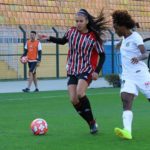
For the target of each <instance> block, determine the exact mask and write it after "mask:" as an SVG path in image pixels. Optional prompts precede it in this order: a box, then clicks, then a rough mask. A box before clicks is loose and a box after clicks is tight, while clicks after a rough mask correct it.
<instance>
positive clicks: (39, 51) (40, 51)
mask: <svg viewBox="0 0 150 150" xmlns="http://www.w3.org/2000/svg"><path fill="white" fill-rule="evenodd" d="M41 58H42V45H41V43H40V42H39V44H38V58H37V66H39V64H40V62H41Z"/></svg>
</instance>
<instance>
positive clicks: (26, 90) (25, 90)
mask: <svg viewBox="0 0 150 150" xmlns="http://www.w3.org/2000/svg"><path fill="white" fill-rule="evenodd" d="M22 91H23V92H26V93H28V92H30V89H28V88H25V89H22Z"/></svg>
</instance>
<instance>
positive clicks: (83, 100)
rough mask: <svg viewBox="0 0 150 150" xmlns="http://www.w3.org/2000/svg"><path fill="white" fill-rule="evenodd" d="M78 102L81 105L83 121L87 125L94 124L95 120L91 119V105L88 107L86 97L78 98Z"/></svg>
mask: <svg viewBox="0 0 150 150" xmlns="http://www.w3.org/2000/svg"><path fill="white" fill-rule="evenodd" d="M79 101H80V103H81V107H82V114H83V115H84V118H85V120H86V121H87V122H88V124H89V125H91V124H93V123H95V120H94V118H93V113H92V109H91V105H90V102H89V100H88V98H87V96H84V97H82V98H79Z"/></svg>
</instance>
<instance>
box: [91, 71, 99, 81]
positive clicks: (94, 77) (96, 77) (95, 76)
mask: <svg viewBox="0 0 150 150" xmlns="http://www.w3.org/2000/svg"><path fill="white" fill-rule="evenodd" d="M92 79H93V80H97V79H98V73H96V72H93V73H92Z"/></svg>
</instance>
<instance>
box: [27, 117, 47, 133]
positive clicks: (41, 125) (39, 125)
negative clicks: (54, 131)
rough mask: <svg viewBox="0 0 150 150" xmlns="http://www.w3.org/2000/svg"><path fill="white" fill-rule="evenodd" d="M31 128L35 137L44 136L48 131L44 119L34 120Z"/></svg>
mask: <svg viewBox="0 0 150 150" xmlns="http://www.w3.org/2000/svg"><path fill="white" fill-rule="evenodd" d="M30 127H31V130H32V132H33V134H34V135H43V134H45V133H46V132H47V131H48V124H47V122H46V121H45V120H44V119H42V118H37V119H35V120H33V121H32V122H31V125H30Z"/></svg>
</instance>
